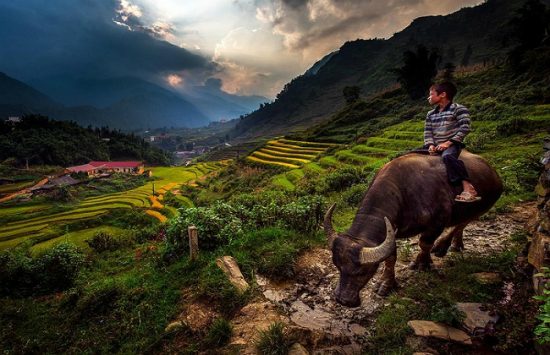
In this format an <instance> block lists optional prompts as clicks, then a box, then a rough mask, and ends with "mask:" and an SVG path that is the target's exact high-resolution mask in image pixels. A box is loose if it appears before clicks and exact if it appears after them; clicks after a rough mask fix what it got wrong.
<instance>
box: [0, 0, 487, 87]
mask: <svg viewBox="0 0 550 355" xmlns="http://www.w3.org/2000/svg"><path fill="white" fill-rule="evenodd" d="M481 2H482V1H481V0H439V1H431V0H364V1H353V0H203V1H190V0H49V1H46V0H22V1H13V0H0V71H3V72H6V73H7V74H8V75H13V76H14V77H16V78H18V79H21V80H36V79H43V78H48V77H56V76H64V75H65V76H74V77H97V78H102V77H113V76H126V75H131V76H138V77H141V78H145V79H148V80H152V81H156V82H163V83H165V84H167V85H171V86H172V87H174V88H176V89H180V90H185V89H186V88H189V87H191V86H194V85H202V84H203V83H204V82H205V81H206V80H207V79H209V78H218V79H221V80H222V88H223V90H225V91H227V92H230V93H238V94H246V95H249V94H260V95H264V96H268V97H274V96H275V95H276V94H277V92H279V91H280V90H281V88H282V87H283V86H284V84H285V83H287V82H289V81H290V80H291V79H292V78H294V77H295V76H297V75H299V74H301V73H303V72H304V71H305V70H307V69H308V68H309V67H310V66H311V65H312V64H313V63H315V62H316V61H317V60H319V59H320V58H321V57H323V56H324V55H326V54H327V53H329V52H331V51H334V50H336V49H338V48H339V47H340V46H341V45H342V44H343V43H344V42H346V41H350V40H354V39H357V38H374V37H378V38H389V37H391V36H392V35H393V34H394V33H395V32H399V31H400V30H402V29H403V28H405V27H406V26H407V25H408V24H409V23H410V22H411V21H412V20H413V19H414V18H417V17H420V16H427V15H440V14H448V13H451V12H454V11H456V10H459V9H460V8H462V7H466V6H473V5H477V4H479V3H481Z"/></svg>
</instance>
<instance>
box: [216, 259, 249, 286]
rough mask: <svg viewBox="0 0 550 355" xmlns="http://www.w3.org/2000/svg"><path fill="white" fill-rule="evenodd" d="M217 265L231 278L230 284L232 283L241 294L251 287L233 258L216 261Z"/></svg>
mask: <svg viewBox="0 0 550 355" xmlns="http://www.w3.org/2000/svg"><path fill="white" fill-rule="evenodd" d="M216 265H218V267H219V268H220V269H222V271H223V272H224V273H225V275H226V276H227V277H228V278H229V282H231V284H232V285H233V286H235V287H236V288H237V290H239V292H240V293H241V294H242V293H245V292H246V291H247V290H248V288H249V287H250V286H249V285H248V282H246V280H245V279H244V276H243V274H242V273H241V269H239V265H237V261H236V260H235V258H233V257H231V256H222V257H221V258H218V259H217V260H216Z"/></svg>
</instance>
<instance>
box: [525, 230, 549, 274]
mask: <svg viewBox="0 0 550 355" xmlns="http://www.w3.org/2000/svg"><path fill="white" fill-rule="evenodd" d="M527 259H528V260H529V264H531V265H533V266H534V267H535V269H537V271H540V270H542V267H543V266H548V265H550V236H548V235H545V234H543V233H535V236H534V238H533V241H532V242H531V245H530V247H529V254H528V255H527Z"/></svg>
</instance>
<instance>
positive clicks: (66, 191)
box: [50, 185, 75, 202]
mask: <svg viewBox="0 0 550 355" xmlns="http://www.w3.org/2000/svg"><path fill="white" fill-rule="evenodd" d="M50 198H51V199H52V200H53V201H56V202H71V201H74V200H75V197H74V195H73V193H72V192H71V188H70V187H68V186H63V185H62V186H59V187H58V188H56V189H55V190H54V191H53V194H51V195H50Z"/></svg>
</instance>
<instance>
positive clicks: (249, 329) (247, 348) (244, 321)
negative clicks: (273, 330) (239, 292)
mask: <svg viewBox="0 0 550 355" xmlns="http://www.w3.org/2000/svg"><path fill="white" fill-rule="evenodd" d="M275 322H281V323H285V324H286V323H288V321H287V320H286V318H285V317H283V316H280V315H279V314H278V312H277V307H276V306H275V305H274V304H272V303H271V302H252V303H249V304H247V305H246V306H244V307H243V308H241V309H240V310H239V312H238V313H237V314H236V315H235V317H234V318H233V319H232V320H231V325H232V326H233V335H232V337H231V340H230V344H233V347H237V346H240V347H241V349H240V350H239V351H238V353H239V354H256V348H255V345H254V342H255V341H256V340H257V337H258V335H259V333H260V332H262V331H265V330H267V329H268V328H269V326H270V325H272V324H273V323H275Z"/></svg>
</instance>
